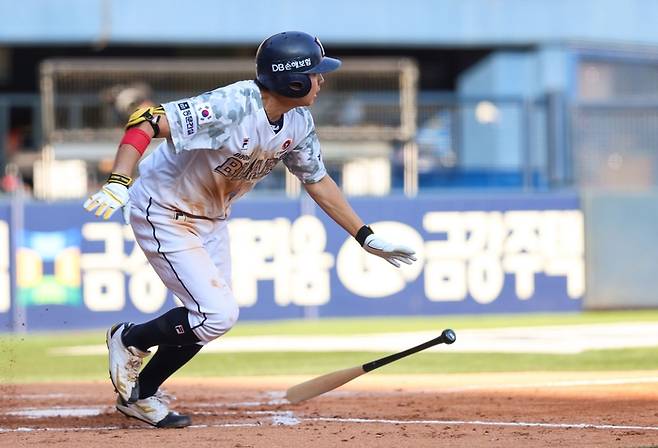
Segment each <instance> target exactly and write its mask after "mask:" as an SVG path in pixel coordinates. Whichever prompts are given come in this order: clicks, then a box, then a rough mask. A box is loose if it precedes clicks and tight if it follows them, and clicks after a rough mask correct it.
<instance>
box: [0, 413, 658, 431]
mask: <svg viewBox="0 0 658 448" xmlns="http://www.w3.org/2000/svg"><path fill="white" fill-rule="evenodd" d="M262 414H269V415H272V426H295V425H298V424H300V423H304V422H337V423H366V424H384V425H452V426H458V425H467V426H468V425H476V426H500V427H534V428H550V429H601V430H605V429H608V430H636V431H658V426H636V425H603V424H591V423H535V422H499V421H484V420H388V419H368V418H339V417H310V418H304V417H298V416H295V415H294V414H293V413H292V412H291V411H281V412H272V411H263V412H262ZM256 426H263V425H262V423H222V424H209V425H192V426H189V428H191V429H204V428H232V427H256ZM117 429H123V430H125V429H147V430H153V429H155V428H152V427H147V426H133V425H131V426H100V427H99V426H96V427H84V426H83V427H77V428H26V427H21V428H13V429H12V428H0V433H10V432H37V431H59V432H62V431H73V432H75V431H98V430H117Z"/></svg>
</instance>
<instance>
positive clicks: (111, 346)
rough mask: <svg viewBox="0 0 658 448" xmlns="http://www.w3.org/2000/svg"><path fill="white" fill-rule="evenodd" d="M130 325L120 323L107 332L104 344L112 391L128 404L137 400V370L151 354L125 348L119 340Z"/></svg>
mask: <svg viewBox="0 0 658 448" xmlns="http://www.w3.org/2000/svg"><path fill="white" fill-rule="evenodd" d="M131 325H132V324H129V323H127V322H121V323H119V324H115V325H113V326H112V328H110V329H109V330H107V336H106V338H105V342H106V344H107V350H108V352H109V364H110V380H112V384H113V385H114V390H115V391H116V392H117V393H118V394H119V396H120V397H121V398H122V399H123V400H124V401H126V402H128V403H134V402H135V401H137V399H138V398H139V384H138V382H137V378H138V377H139V369H140V368H141V367H142V361H143V359H144V358H146V357H147V356H148V355H150V354H151V352H143V351H141V350H140V349H138V348H137V347H126V346H125V345H123V341H122V340H121V334H122V332H123V331H124V330H125V329H126V328H128V327H130V326H131Z"/></svg>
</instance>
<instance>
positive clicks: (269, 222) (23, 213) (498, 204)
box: [0, 194, 585, 330]
mask: <svg viewBox="0 0 658 448" xmlns="http://www.w3.org/2000/svg"><path fill="white" fill-rule="evenodd" d="M351 202H352V204H353V205H354V207H355V208H356V209H357V211H358V212H359V214H360V215H361V216H362V217H363V218H364V220H365V221H366V222H369V223H372V227H373V228H374V229H375V231H376V232H377V233H378V234H381V235H382V236H384V237H385V238H387V239H388V240H390V241H394V242H400V243H405V244H407V245H410V246H412V247H413V248H414V249H415V250H416V251H417V255H418V259H419V260H418V262H417V263H415V264H414V265H412V266H405V267H404V268H403V269H399V270H398V269H395V268H393V267H391V266H389V265H388V264H387V263H386V262H385V261H383V260H381V259H379V258H377V257H374V256H371V255H368V254H366V253H365V251H363V250H362V249H361V248H359V247H358V245H357V244H356V242H354V241H353V239H352V238H351V237H347V236H346V234H345V233H344V231H343V230H342V229H339V228H338V227H337V225H336V224H335V223H333V221H331V220H330V219H329V218H327V217H326V216H325V215H324V214H323V213H322V212H321V211H320V210H319V209H317V208H316V207H315V206H314V204H313V203H312V202H311V201H310V200H309V199H308V198H302V200H301V201H300V200H292V199H283V198H258V197H257V198H250V199H247V200H244V201H242V202H241V203H239V204H237V205H236V206H235V208H234V210H233V215H232V219H231V221H230V224H229V228H230V232H231V239H232V247H231V250H232V262H233V275H232V282H233V289H234V292H235V294H236V297H237V298H238V301H239V303H240V306H241V319H281V318H301V317H307V318H313V317H337V316H375V315H376V316H384V315H439V314H456V313H459V314H469V313H472V314H476V313H494V312H495V313H500V312H506V313H515V312H534V311H573V310H579V309H581V303H582V298H583V296H584V294H585V262H584V245H585V244H584V223H583V214H582V212H581V210H580V204H579V200H578V197H577V196H576V195H573V194H531V195H530V194H527V195H521V194H518V195H513V194H498V195H492V194H487V195H484V194H483V195H477V194H469V195H466V196H464V197H455V196H454V195H451V196H449V197H441V196H432V197H420V198H416V199H413V200H410V199H407V198H403V197H386V198H367V199H366V198H364V199H353V200H352V201H351ZM117 215H119V214H117ZM21 222H22V224H21ZM21 227H23V228H24V231H23V232H17V231H15V229H16V228H21ZM14 246H15V247H18V250H16V251H14V250H12V248H13V247H14ZM175 303H176V302H175V298H174V297H172V296H171V294H168V293H167V291H166V290H165V289H164V287H163V286H162V284H161V283H160V281H159V279H158V278H157V277H156V275H155V274H154V273H153V271H152V270H151V268H150V267H149V266H148V264H147V263H146V261H145V258H144V257H143V255H142V253H141V251H140V249H139V248H138V247H137V246H136V245H135V244H134V241H133V236H132V232H131V230H130V227H129V226H125V225H124V224H123V223H122V222H121V221H120V218H119V217H118V216H116V217H113V219H112V221H110V222H105V221H101V220H97V219H95V218H94V217H93V216H92V215H89V214H88V213H86V212H85V211H84V210H83V209H82V207H81V206H80V204H79V203H77V202H75V203H51V204H47V203H27V204H25V205H24V207H20V205H17V204H16V203H14V205H12V204H1V205H0V328H2V329H3V330H10V329H12V328H14V329H23V328H27V329H30V330H42V329H59V328H62V329H77V328H96V327H104V326H107V325H109V324H111V323H113V322H116V321H121V320H131V321H143V320H145V319H148V318H151V317H153V316H155V315H157V314H159V313H161V312H163V311H165V310H166V309H168V308H170V307H172V306H174V305H175Z"/></svg>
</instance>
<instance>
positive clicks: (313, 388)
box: [286, 329, 457, 404]
mask: <svg viewBox="0 0 658 448" xmlns="http://www.w3.org/2000/svg"><path fill="white" fill-rule="evenodd" d="M455 340H457V336H456V335H455V332H454V331H452V330H450V329H447V330H443V332H442V333H441V336H439V337H436V338H434V339H432V340H429V341H427V342H424V343H422V344H420V345H417V346H415V347H412V348H410V349H407V350H404V351H401V352H399V353H394V354H392V355H389V356H385V357H383V358H379V359H375V360H374V361H370V362H367V363H365V364H363V365H360V366H355V367H351V368H349V369H342V370H337V371H335V372H331V373H327V374H326V375H322V376H319V377H317V378H313V379H310V380H308V381H306V382H303V383H301V384H297V385H295V386H292V387H291V388H289V389H288V390H287V391H286V399H287V400H288V401H289V402H290V403H292V404H297V403H299V402H301V401H304V400H308V399H309V398H313V397H317V396H318V395H322V394H323V393H325V392H329V391H330V390H334V389H336V388H337V387H339V386H342V385H343V384H345V383H347V382H349V381H352V380H353V379H354V378H358V377H360V376H361V375H363V374H364V373H366V372H370V371H372V370H375V369H378V368H379V367H381V366H385V365H386V364H390V363H392V362H393V361H397V360H398V359H402V358H404V357H407V356H409V355H413V354H414V353H417V352H419V351H421V350H425V349H426V348H430V347H433V346H435V345H437V344H452V343H453V342H455Z"/></svg>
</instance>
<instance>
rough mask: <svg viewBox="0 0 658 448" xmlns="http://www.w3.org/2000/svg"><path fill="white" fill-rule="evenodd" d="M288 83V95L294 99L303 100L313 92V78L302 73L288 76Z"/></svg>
mask: <svg viewBox="0 0 658 448" xmlns="http://www.w3.org/2000/svg"><path fill="white" fill-rule="evenodd" d="M286 77H287V78H288V83H287V85H286V91H287V92H288V93H287V94H284V96H289V97H292V98H301V97H303V96H306V95H307V94H308V92H310V91H311V77H310V76H308V75H304V74H302V73H291V74H289V75H287V76H286Z"/></svg>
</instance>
